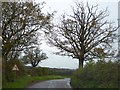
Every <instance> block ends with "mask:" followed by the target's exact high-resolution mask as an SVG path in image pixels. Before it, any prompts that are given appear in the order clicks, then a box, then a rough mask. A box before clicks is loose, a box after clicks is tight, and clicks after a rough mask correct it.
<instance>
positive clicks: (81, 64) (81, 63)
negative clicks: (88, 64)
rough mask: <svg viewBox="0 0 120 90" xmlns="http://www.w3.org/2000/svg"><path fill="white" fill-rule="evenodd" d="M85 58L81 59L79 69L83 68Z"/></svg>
mask: <svg viewBox="0 0 120 90" xmlns="http://www.w3.org/2000/svg"><path fill="white" fill-rule="evenodd" d="M83 62H84V57H82V58H79V68H83Z"/></svg>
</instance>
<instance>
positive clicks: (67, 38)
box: [48, 2, 116, 67]
mask: <svg viewBox="0 0 120 90" xmlns="http://www.w3.org/2000/svg"><path fill="white" fill-rule="evenodd" d="M75 4H76V7H73V8H72V11H73V14H72V15H66V14H64V15H62V17H61V21H60V23H59V24H58V25H55V26H54V28H53V29H52V30H51V31H50V32H49V34H48V41H49V43H50V44H51V45H53V46H55V47H57V48H58V49H59V50H60V52H58V54H61V55H67V56H72V57H73V58H77V59H79V67H83V62H84V61H85V60H89V59H92V58H96V57H98V56H99V55H101V54H99V53H100V51H101V52H102V53H103V54H105V53H107V54H105V55H108V53H109V50H108V49H109V48H110V47H111V42H113V37H114V32H115V31H116V28H115V27H114V26H113V23H112V22H109V21H108V20H107V19H106V17H108V16H109V14H108V12H107V9H106V10H98V5H91V6H90V5H89V4H88V3H86V4H83V3H79V2H76V3H75ZM108 47H109V48H108ZM106 50H107V51H106ZM96 51H99V52H96ZM109 55H110V54H109Z"/></svg>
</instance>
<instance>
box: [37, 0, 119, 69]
mask: <svg viewBox="0 0 120 90" xmlns="http://www.w3.org/2000/svg"><path fill="white" fill-rule="evenodd" d="M35 1H36V2H40V0H35ZM42 1H45V2H46V4H45V5H44V9H43V11H44V12H53V11H57V13H56V14H55V19H56V20H57V19H59V17H60V15H61V14H64V13H67V14H71V6H73V5H74V1H75V0H42ZM76 1H80V2H81V1H83V2H86V1H87V0H76ZM95 1H96V2H95ZM95 1H94V0H88V3H89V4H98V5H99V9H100V10H101V9H105V8H106V7H108V11H109V14H110V16H109V17H108V20H110V21H114V22H115V24H116V25H117V19H118V0H95ZM40 47H41V48H42V49H43V51H44V52H45V53H46V54H47V56H48V59H46V60H44V61H42V62H41V63H40V64H39V66H42V67H51V68H69V69H77V68H78V60H76V59H72V58H71V57H63V56H58V55H55V54H53V52H54V51H56V50H57V49H56V48H54V47H49V46H48V45H47V44H46V43H45V42H44V41H43V44H42V45H41V46H40ZM115 47H116V45H115Z"/></svg>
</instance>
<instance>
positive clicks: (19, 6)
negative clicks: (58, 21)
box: [2, 2, 51, 80]
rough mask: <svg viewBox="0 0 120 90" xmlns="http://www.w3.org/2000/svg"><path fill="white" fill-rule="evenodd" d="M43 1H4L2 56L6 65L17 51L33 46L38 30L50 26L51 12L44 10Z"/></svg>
mask: <svg viewBox="0 0 120 90" xmlns="http://www.w3.org/2000/svg"><path fill="white" fill-rule="evenodd" d="M42 8H43V3H41V4H35V3H32V2H3V3H2V57H3V60H4V61H3V62H5V65H6V69H5V71H6V80H9V78H8V71H7V70H8V69H7V68H8V67H7V61H8V60H10V56H11V58H12V59H13V58H14V56H15V57H16V55H17V54H16V53H18V52H19V51H22V50H25V49H26V48H28V47H29V48H32V47H33V44H36V40H35V41H34V40H31V39H32V38H33V37H34V36H36V33H37V31H38V30H42V29H43V28H46V27H48V26H49V23H50V17H51V14H49V13H48V14H44V13H43V12H42Z"/></svg>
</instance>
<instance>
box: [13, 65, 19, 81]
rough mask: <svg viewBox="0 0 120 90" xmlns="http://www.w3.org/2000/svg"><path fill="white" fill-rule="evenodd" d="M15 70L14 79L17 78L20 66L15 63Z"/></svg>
mask: <svg viewBox="0 0 120 90" xmlns="http://www.w3.org/2000/svg"><path fill="white" fill-rule="evenodd" d="M12 70H13V71H15V76H14V80H15V79H16V78H17V71H19V68H18V66H17V65H16V64H15V65H14V67H13V68H12Z"/></svg>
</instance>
